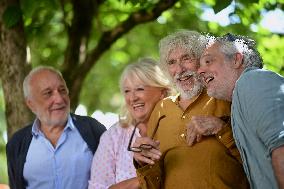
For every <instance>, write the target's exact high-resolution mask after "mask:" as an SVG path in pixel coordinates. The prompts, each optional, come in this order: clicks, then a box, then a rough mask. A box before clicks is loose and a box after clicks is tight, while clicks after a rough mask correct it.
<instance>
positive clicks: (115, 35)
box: [65, 0, 178, 108]
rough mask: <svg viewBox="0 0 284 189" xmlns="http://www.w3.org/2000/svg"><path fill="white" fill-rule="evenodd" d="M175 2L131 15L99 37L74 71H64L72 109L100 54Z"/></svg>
mask: <svg viewBox="0 0 284 189" xmlns="http://www.w3.org/2000/svg"><path fill="white" fill-rule="evenodd" d="M177 1H178V0H160V1H159V2H158V3H157V4H156V5H155V6H154V7H153V8H152V10H150V11H148V10H146V9H142V10H140V11H138V12H135V13H133V14H131V15H130V16H129V17H128V19H127V20H125V21H124V22H122V23H121V24H119V25H118V26H116V27H115V28H113V29H112V30H110V31H106V32H104V33H103V34H102V35H101V38H100V40H99V42H98V45H97V46H96V48H94V49H93V50H92V51H91V52H90V53H89V54H88V55H87V57H86V60H85V61H84V63H82V64H80V65H79V66H78V67H77V68H76V69H74V67H69V68H70V69H72V70H65V71H66V73H69V74H70V73H71V74H70V75H69V82H70V83H69V84H71V83H72V85H69V86H70V91H71V94H70V99H71V107H73V108H74V107H75V105H77V103H78V98H79V94H76V93H78V91H80V90H81V88H82V83H83V81H84V79H85V77H86V75H87V74H88V72H89V71H90V70H91V68H92V67H93V66H94V65H95V63H96V62H97V60H98V59H99V58H100V57H101V56H102V54H103V53H104V52H106V51H107V50H108V49H109V48H110V47H111V45H112V44H113V43H114V42H115V41H116V40H117V39H119V38H120V37H121V36H122V35H124V34H126V33H127V32H128V31H130V30H131V29H132V28H134V27H135V26H137V25H139V24H143V23H146V22H150V21H153V20H155V19H156V18H157V17H159V16H160V15H161V13H162V12H163V11H165V10H167V9H169V8H171V7H172V6H174V4H175V3H176V2H177Z"/></svg>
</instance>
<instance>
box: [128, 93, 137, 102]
mask: <svg viewBox="0 0 284 189" xmlns="http://www.w3.org/2000/svg"><path fill="white" fill-rule="evenodd" d="M137 99H138V96H137V93H136V91H132V92H131V93H130V100H131V101H135V100H137Z"/></svg>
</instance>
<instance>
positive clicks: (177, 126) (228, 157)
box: [137, 92, 248, 189]
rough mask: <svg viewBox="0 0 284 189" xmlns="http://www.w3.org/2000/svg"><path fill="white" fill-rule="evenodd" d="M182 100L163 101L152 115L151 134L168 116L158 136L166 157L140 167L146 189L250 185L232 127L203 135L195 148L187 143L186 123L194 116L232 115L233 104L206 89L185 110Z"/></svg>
mask: <svg viewBox="0 0 284 189" xmlns="http://www.w3.org/2000/svg"><path fill="white" fill-rule="evenodd" d="M178 99H179V98H178V96H176V97H168V98H166V99H164V100H162V101H160V102H159V103H158V104H157V105H156V107H155V109H154V110H153V112H152V114H151V117H150V120H149V124H148V128H147V134H148V136H151V134H152V133H153V131H154V129H155V127H156V124H157V121H158V119H159V118H160V117H161V116H162V115H166V117H165V118H164V119H162V120H161V121H160V126H159V128H158V130H157V132H156V134H155V137H154V139H155V140H159V141H160V150H161V152H162V159H161V160H160V161H159V162H157V163H156V164H155V165H154V166H151V165H147V166H144V167H142V168H139V169H137V175H138V178H139V179H140V181H141V185H142V188H165V189H174V188H177V189H183V188H186V189H191V188H192V189H198V188H200V189H206V188H212V189H213V188H216V189H226V188H228V189H229V188H236V189H243V188H248V184H247V179H246V176H245V174H244V172H243V168H242V164H241V163H240V162H239V161H238V159H239V153H238V151H237V149H236V147H235V145H234V140H233V138H232V131H231V128H230V126H227V127H226V128H225V129H223V130H222V131H221V132H220V133H218V135H216V136H209V137H203V138H202V141H200V142H199V143H196V144H195V145H193V146H192V147H189V146H188V145H187V143H186V138H185V137H186V124H187V123H189V122H190V119H191V117H192V116H193V115H214V116H217V117H222V116H230V104H229V103H227V102H225V101H221V100H217V99H214V98H210V97H208V96H207V94H206V92H203V93H201V94H200V95H199V96H197V97H195V98H194V99H193V100H192V102H191V104H190V105H189V106H188V107H187V108H186V110H185V111H183V110H182V109H181V108H180V107H179V105H178Z"/></svg>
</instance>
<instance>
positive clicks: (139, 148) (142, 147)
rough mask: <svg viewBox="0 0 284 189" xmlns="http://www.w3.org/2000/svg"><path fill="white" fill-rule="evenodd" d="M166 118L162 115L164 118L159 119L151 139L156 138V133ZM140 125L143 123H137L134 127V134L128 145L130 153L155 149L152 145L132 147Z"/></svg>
mask: <svg viewBox="0 0 284 189" xmlns="http://www.w3.org/2000/svg"><path fill="white" fill-rule="evenodd" d="M165 117H166V116H165V115H162V116H161V117H160V118H159V120H158V122H157V125H156V127H155V129H154V132H153V133H152V136H151V139H153V138H154V136H155V134H156V132H157V130H158V128H159V126H160V121H161V120H162V119H164V118H165ZM140 123H141V122H138V123H136V124H135V126H134V129H133V132H132V134H131V136H130V139H129V143H128V147H127V150H128V151H131V152H142V150H147V149H148V150H150V149H152V148H153V146H152V145H150V144H141V145H140V146H131V144H132V141H133V137H134V134H135V131H136V128H137V126H138V125H139V124H140Z"/></svg>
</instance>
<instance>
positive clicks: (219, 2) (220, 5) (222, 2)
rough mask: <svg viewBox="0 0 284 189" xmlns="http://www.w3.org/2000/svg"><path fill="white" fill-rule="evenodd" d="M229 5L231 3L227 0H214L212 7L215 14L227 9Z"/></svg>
mask: <svg viewBox="0 0 284 189" xmlns="http://www.w3.org/2000/svg"><path fill="white" fill-rule="evenodd" d="M230 4H231V1H228V0H216V3H215V5H214V6H213V9H214V12H215V14H217V13H218V12H220V11H221V10H223V9H224V8H226V7H228V6H229V5H230Z"/></svg>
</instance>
